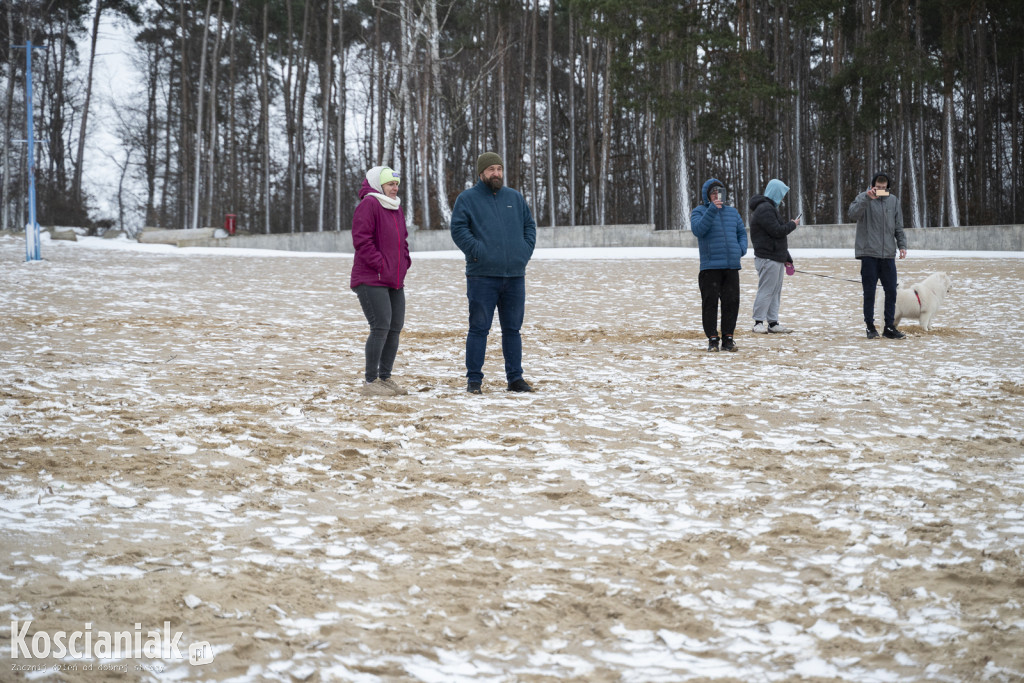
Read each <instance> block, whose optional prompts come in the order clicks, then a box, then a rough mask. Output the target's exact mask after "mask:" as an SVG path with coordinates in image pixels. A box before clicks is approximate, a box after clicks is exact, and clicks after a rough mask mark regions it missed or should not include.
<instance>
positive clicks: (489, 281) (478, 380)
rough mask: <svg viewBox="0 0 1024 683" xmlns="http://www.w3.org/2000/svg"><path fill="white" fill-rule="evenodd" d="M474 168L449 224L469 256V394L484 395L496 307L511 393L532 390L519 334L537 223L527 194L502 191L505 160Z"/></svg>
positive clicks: (491, 159)
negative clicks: (475, 178)
mask: <svg viewBox="0 0 1024 683" xmlns="http://www.w3.org/2000/svg"><path fill="white" fill-rule="evenodd" d="M476 166H477V169H476V170H477V174H478V176H479V177H480V180H479V182H477V184H476V185H474V186H473V187H471V188H469V189H468V190H466V191H465V192H463V193H461V194H460V195H459V197H458V199H456V200H455V208H454V209H452V220H451V232H452V240H453V241H454V242H455V244H456V246H458V247H459V249H461V250H462V253H463V254H465V255H466V296H467V297H468V299H469V333H468V334H467V335H466V382H467V383H466V391H468V392H469V393H471V394H479V393H482V385H483V379H484V375H483V365H484V354H485V352H486V350H487V335H488V334H489V333H490V331H491V322H492V321H493V320H494V309H495V308H497V309H498V322H499V323H500V324H501V353H502V355H503V356H504V357H505V379H506V380H507V382H508V390H509V391H516V392H527V391H533V388H532V387H531V386H530V385H529V384H527V383H526V381H525V380H524V379H523V341H522V338H521V337H520V334H519V329H520V328H521V327H522V325H523V316H524V311H525V308H526V264H527V263H529V262H530V257H531V256H533V247H534V245H535V244H536V243H537V224H536V223H535V222H534V220H533V216H532V215H531V214H530V208H529V207H528V206H527V205H526V200H525V199H524V198H523V195H521V194H519V193H518V192H516V191H515V190H513V189H512V188H510V187H504V177H505V168H504V164H503V163H502V160H501V157H499V156H498V155H497V154H495V153H494V152H485V153H484V154H481V155H480V158H479V159H477V164H476Z"/></svg>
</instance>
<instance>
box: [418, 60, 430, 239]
mask: <svg viewBox="0 0 1024 683" xmlns="http://www.w3.org/2000/svg"><path fill="white" fill-rule="evenodd" d="M422 79H423V80H424V81H426V80H428V79H429V74H427V73H424V74H422ZM420 91H421V92H422V93H423V98H422V100H421V103H420V131H421V133H420V163H419V166H418V168H419V169H421V170H422V171H423V172H422V173H420V180H422V182H423V193H422V194H423V226H422V227H424V228H431V227H433V225H432V223H431V218H430V180H429V176H430V173H428V172H427V171H428V169H429V168H430V146H429V141H430V135H431V121H430V107H431V104H430V91H431V89H430V88H429V87H421V88H420Z"/></svg>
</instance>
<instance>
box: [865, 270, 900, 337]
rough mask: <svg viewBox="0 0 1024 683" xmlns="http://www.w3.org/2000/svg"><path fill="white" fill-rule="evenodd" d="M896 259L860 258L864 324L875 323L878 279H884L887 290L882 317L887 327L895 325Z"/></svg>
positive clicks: (884, 287)
mask: <svg viewBox="0 0 1024 683" xmlns="http://www.w3.org/2000/svg"><path fill="white" fill-rule="evenodd" d="M896 279H897V275H896V259H892V258H871V257H867V256H865V257H864V258H862V259H861V260H860V282H861V284H862V285H863V286H864V324H865V325H868V326H874V324H875V293H876V292H877V291H878V281H879V280H881V281H882V291H883V292H885V303H884V304H883V306H884V308H883V309H882V319H883V321H884V322H885V326H886V327H894V326H895V323H894V321H895V319H896Z"/></svg>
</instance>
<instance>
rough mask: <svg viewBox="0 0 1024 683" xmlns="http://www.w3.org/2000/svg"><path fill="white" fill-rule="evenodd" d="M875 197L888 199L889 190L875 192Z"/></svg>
mask: <svg viewBox="0 0 1024 683" xmlns="http://www.w3.org/2000/svg"><path fill="white" fill-rule="evenodd" d="M875 196H876V197H888V196H889V191H888V190H875Z"/></svg>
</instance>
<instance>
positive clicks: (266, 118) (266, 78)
mask: <svg viewBox="0 0 1024 683" xmlns="http://www.w3.org/2000/svg"><path fill="white" fill-rule="evenodd" d="M269 5H270V3H269V0H268V1H267V2H264V3H263V42H262V47H263V49H262V52H263V54H262V55H261V59H260V73H261V74H262V75H263V83H262V88H261V89H260V95H261V96H262V97H261V98H260V110H261V114H260V116H261V118H262V120H263V232H264V233H265V234H267V235H269V234H270V204H271V201H270V65H269V62H270V54H269V50H268V48H269V42H270V40H269V36H268V34H269V33H270V28H269V23H270V20H269V18H268V16H267V8H268V7H269Z"/></svg>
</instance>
